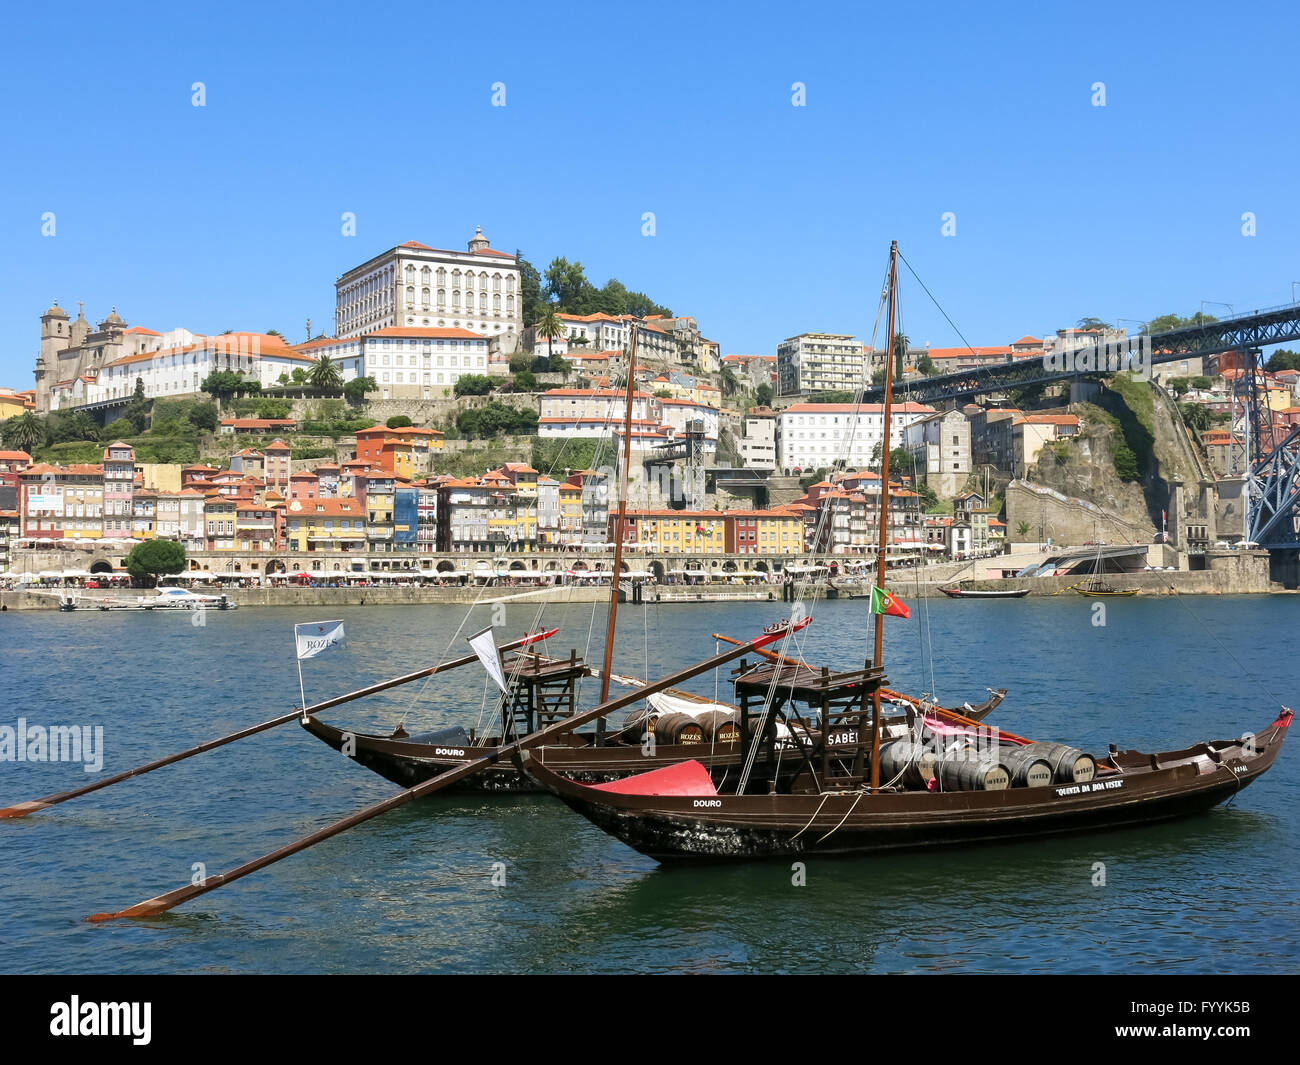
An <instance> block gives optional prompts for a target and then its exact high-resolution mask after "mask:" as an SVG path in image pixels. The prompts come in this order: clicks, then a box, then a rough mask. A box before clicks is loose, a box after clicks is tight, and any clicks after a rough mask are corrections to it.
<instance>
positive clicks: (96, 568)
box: [90, 558, 113, 573]
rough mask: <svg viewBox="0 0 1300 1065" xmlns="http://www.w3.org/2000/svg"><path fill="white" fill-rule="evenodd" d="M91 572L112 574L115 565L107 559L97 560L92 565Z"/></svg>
mask: <svg viewBox="0 0 1300 1065" xmlns="http://www.w3.org/2000/svg"><path fill="white" fill-rule="evenodd" d="M90 572H91V573H112V572H113V563H111V562H109V561H108V560H107V559H104V558H100V559H96V560H95V561H94V562H92V563H91V564H90Z"/></svg>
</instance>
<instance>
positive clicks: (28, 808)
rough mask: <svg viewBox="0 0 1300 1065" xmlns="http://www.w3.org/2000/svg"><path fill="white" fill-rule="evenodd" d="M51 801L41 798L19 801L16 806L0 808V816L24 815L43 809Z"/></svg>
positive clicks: (50, 804) (49, 804)
mask: <svg viewBox="0 0 1300 1065" xmlns="http://www.w3.org/2000/svg"><path fill="white" fill-rule="evenodd" d="M52 805H53V803H48V802H45V801H44V800H42V799H33V800H32V801H31V802H20V803H18V804H17V805H16V806H6V807H5V808H4V809H3V810H0V817H26V816H27V815H28V814H32V813H35V812H36V811H37V810H44V809H45V808H46V807H47V806H52Z"/></svg>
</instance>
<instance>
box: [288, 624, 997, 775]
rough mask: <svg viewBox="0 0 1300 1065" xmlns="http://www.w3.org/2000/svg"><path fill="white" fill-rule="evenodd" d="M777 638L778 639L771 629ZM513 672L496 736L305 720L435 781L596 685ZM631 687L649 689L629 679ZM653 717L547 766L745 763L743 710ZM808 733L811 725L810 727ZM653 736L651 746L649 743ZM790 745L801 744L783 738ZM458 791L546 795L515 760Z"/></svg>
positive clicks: (379, 765) (562, 664)
mask: <svg viewBox="0 0 1300 1065" xmlns="http://www.w3.org/2000/svg"><path fill="white" fill-rule="evenodd" d="M767 628H768V629H770V630H771V631H776V629H775V628H773V627H772V626H768V627H767ZM505 664H506V668H507V671H508V673H509V674H510V675H511V676H512V678H513V679H514V684H513V686H512V696H511V699H510V701H509V703H508V707H507V710H506V713H505V717H504V719H503V721H502V723H501V726H500V727H498V728H497V729H496V731H495V734H493V735H488V736H477V735H475V734H474V732H473V730H470V731H466V730H465V729H463V728H459V727H453V728H444V729H440V730H437V731H432V732H426V733H420V734H415V735H411V734H408V733H407V732H406V731H405V730H404V729H402V728H401V727H400V726H399V728H398V729H397V730H396V731H395V732H394V733H393V734H392V735H388V736H380V735H375V734H366V733H361V732H357V731H355V730H345V729H341V728H338V727H337V726H335V725H330V724H327V723H326V722H324V721H321V720H320V719H319V718H317V717H314V716H309V717H307V718H305V719H301V720H300V722H299V723H300V724H301V725H302V727H303V728H304V729H306V730H307V731H308V732H310V733H311V734H312V735H313V736H315V737H316V738H317V739H319V740H321V741H322V742H324V743H326V744H328V745H329V746H331V747H333V748H334V749H335V750H336V751H344V750H346V752H347V753H348V756H349V757H350V758H352V759H353V760H354V761H356V762H357V763H358V764H360V765H363V766H365V767H366V768H367V769H370V770H372V771H373V772H375V773H378V774H379V775H380V776H382V777H384V778H386V779H388V780H391V781H392V782H393V783H394V784H400V785H401V786H402V787H411V786H412V785H414V784H419V783H422V782H424V781H426V780H432V779H433V778H434V777H436V776H438V775H439V774H441V773H445V772H447V771H448V770H449V769H455V768H457V767H459V766H462V765H465V764H467V763H469V762H472V761H474V760H475V759H477V758H483V757H485V756H487V755H489V754H491V753H493V752H495V751H498V750H499V749H500V747H501V744H502V739H501V737H502V736H503V735H505V736H507V737H510V738H513V737H515V736H527V735H530V734H532V733H533V732H536V731H537V730H539V729H542V728H546V727H547V726H549V725H552V724H554V723H556V722H558V721H562V720H564V719H565V718H566V717H569V716H571V715H572V714H573V712H574V709H575V706H576V686H577V682H578V680H579V679H581V678H583V677H590V676H592V675H593V674H595V673H596V671H595V670H592V669H589V668H587V667H586V666H585V665H584V663H583V661H582V660H581V659H580V658H577V657H576V655H571V657H570V658H567V659H563V658H561V659H556V658H549V657H546V656H544V655H539V654H527V653H524V652H520V654H519V656H518V657H512V658H508V659H506V662H505ZM621 679H623V680H625V681H627V682H628V683H641V682H636V681H633V680H632V679H631V678H621ZM1006 694H1007V693H1006V689H1005V688H1001V689H998V690H997V691H992V692H990V693H989V698H988V699H986V700H985V701H984V702H982V703H979V704H977V705H974V706H972V705H970V704H967V705H965V706H963V707H961V708H960V709H943V710H941V711H940V712H941V713H943V714H945V715H951V716H952V717H957V716H961V717H965V718H968V719H971V720H975V721H979V720H982V719H983V718H984V717H985V716H987V715H988V714H989V713H990V712H992V711H993V710H994V709H995V708H996V707H997V706H998V705H999V704H1000V703H1001V702H1002V700H1003V699H1004V698H1005V697H1006ZM885 698H886V699H888V700H889V701H890V703H891V704H892V705H893V706H894V707H895V708H896V709H897V711H899V712H898V713H897V714H896V716H895V717H894V718H892V719H887V720H891V721H894V722H902V721H904V720H905V716H904V714H905V713H906V712H907V711H909V710H911V711H914V710H915V709H916V708H918V707H921V706H923V705H924V704H922V703H921V701H920V700H917V699H915V698H913V697H912V696H908V695H904V694H903V693H901V692H895V691H887V692H886V694H885ZM649 702H650V704H651V705H650V707H649V709H648V710H644V709H643V710H635V711H633V712H632V713H630V714H629V715H628V717H627V719H626V720H625V721H624V722H623V723H621V724H620V725H619V726H618V727H617V728H616V729H611V730H609V731H608V732H607V734H606V736H605V738H604V739H603V741H602V740H601V738H600V737H599V736H598V734H597V733H596V732H594V731H583V732H578V731H575V732H570V733H567V734H565V735H563V736H560V737H559V738H557V739H556V740H555V741H554V742H555V746H554V747H552V748H550V749H548V751H547V759H548V761H547V764H548V765H550V766H551V767H552V768H553V769H554V770H555V772H558V773H561V774H563V775H564V776H566V777H569V778H570V779H573V780H579V781H583V782H585V783H602V782H607V781H611V780H619V779H621V778H623V777H626V776H630V775H632V774H635V773H642V772H645V771H646V770H647V769H655V768H659V767H662V766H667V765H673V764H675V763H677V762H681V761H685V760H687V759H695V760H696V761H698V762H699V763H700V764H701V765H702V766H704V767H705V768H706V770H707V771H708V772H710V773H712V774H713V775H715V776H718V777H719V778H721V777H722V776H724V775H725V774H726V773H728V772H729V771H732V770H734V769H735V767H736V766H738V765H739V764H740V762H741V760H742V757H743V749H742V746H741V744H740V742H739V729H738V726H737V725H736V715H737V708H736V707H735V706H732V705H729V704H726V703H715V702H714V701H713V700H712V699H708V698H705V697H703V696H699V695H695V694H692V693H691V692H687V691H683V690H681V689H676V688H673V689H669V690H668V691H667V692H665V693H663V695H660V696H651V697H650V700H649ZM800 727H801V728H802V726H800ZM651 736H653V737H654V740H653V741H651V740H650V739H649V737H651ZM779 741H780V742H784V743H786V744H787V745H788V744H790V743H793V742H794V741H793V738H791V737H787V736H785V735H781V736H780V737H779ZM455 790H460V791H470V792H486V793H493V792H509V793H520V792H533V793H536V792H542V791H545V789H544V788H542V787H541V786H540V785H538V784H537V783H536V782H535V781H533V780H532V779H531V778H530V777H528V776H527V775H526V774H524V773H523V772H521V771H520V770H519V768H518V767H517V766H515V765H514V764H513V763H512V762H508V761H507V762H501V763H497V764H495V765H493V766H492V767H491V768H490V769H488V770H486V771H485V772H483V773H480V774H478V775H476V776H472V777H468V778H466V779H465V780H464V781H462V782H461V783H459V784H458V785H456V789H455Z"/></svg>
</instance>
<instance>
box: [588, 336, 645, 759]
mask: <svg viewBox="0 0 1300 1065" xmlns="http://www.w3.org/2000/svg"><path fill="white" fill-rule="evenodd" d="M630 325H631V329H632V342H631V345H630V346H629V350H628V356H627V407H626V409H625V410H624V411H623V461H622V462H621V463H620V464H619V471H618V516H617V517H616V518H615V519H614V575H613V578H612V579H611V580H610V582H609V621H608V623H607V624H606V626H605V668H604V669H602V670H601V671H600V701H601V702H602V703H603V702H605V701H607V700H608V699H609V673H610V668H611V667H612V665H613V662H614V624H615V622H616V621H617V619H618V584H619V574H620V571H621V570H622V566H623V522H624V520H625V519H626V516H627V473H628V470H629V469H630V468H631V466H632V399H633V396H634V395H635V394H636V334H637V325H636V323H635V322H631V323H630ZM604 724H605V719H604V718H603V717H602V718H601V719H600V720H599V721H598V722H597V723H596V731H597V736H598V740H597V742H599V740H600V739H603V738H604V737H603V733H604Z"/></svg>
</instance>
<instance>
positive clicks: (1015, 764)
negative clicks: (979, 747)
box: [998, 747, 1053, 788]
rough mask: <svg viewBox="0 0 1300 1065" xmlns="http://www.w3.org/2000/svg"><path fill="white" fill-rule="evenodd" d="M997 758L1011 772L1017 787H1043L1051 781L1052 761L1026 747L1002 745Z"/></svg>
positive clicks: (1014, 785) (1012, 782)
mask: <svg viewBox="0 0 1300 1065" xmlns="http://www.w3.org/2000/svg"><path fill="white" fill-rule="evenodd" d="M998 758H999V760H1000V761H1001V762H1002V764H1003V765H1004V766H1006V767H1007V772H1008V773H1010V774H1011V784H1012V786H1013V787H1017V788H1043V787H1046V786H1047V785H1048V784H1050V783H1051V782H1052V776H1053V770H1052V763H1051V762H1049V761H1048V760H1047V759H1046V758H1043V757H1042V756H1040V755H1037V754H1034V753H1033V752H1032V751H1031V750H1030V749H1029V748H1028V747H1002V748H1001V749H1000V750H999V752H998Z"/></svg>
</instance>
